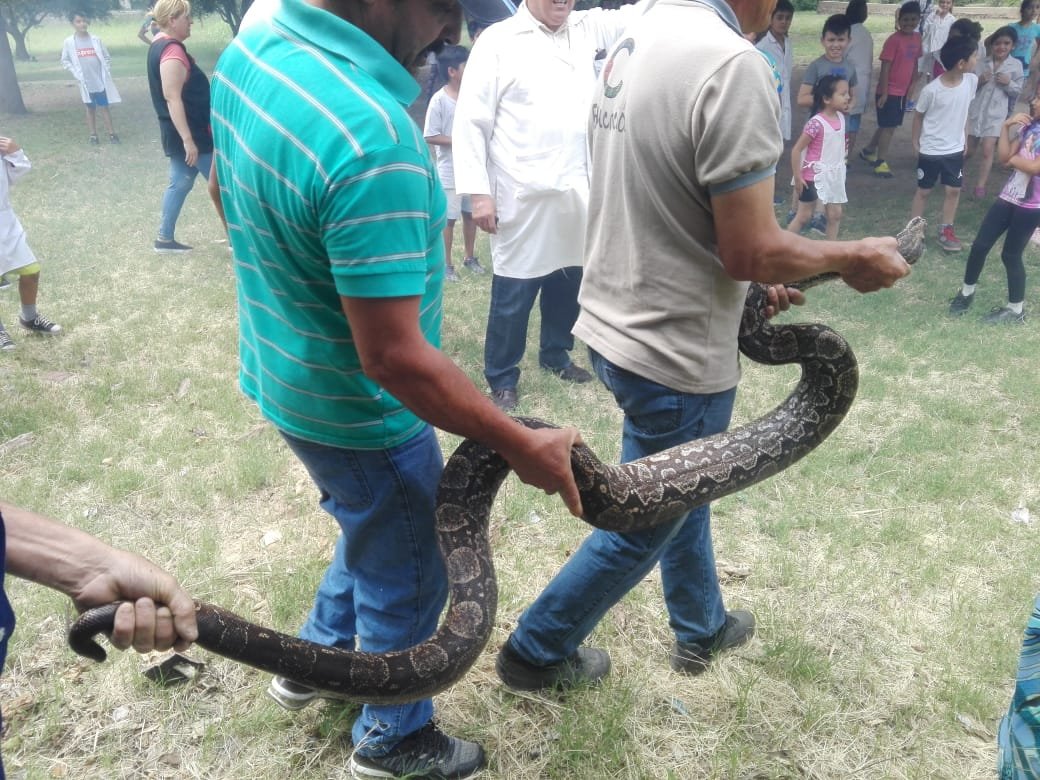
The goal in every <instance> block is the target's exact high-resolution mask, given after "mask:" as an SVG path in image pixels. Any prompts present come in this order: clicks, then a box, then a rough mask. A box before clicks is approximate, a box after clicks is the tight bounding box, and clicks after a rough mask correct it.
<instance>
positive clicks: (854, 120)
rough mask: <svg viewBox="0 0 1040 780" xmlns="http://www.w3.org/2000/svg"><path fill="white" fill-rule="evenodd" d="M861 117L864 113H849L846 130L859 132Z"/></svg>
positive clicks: (847, 131) (846, 119) (846, 118)
mask: <svg viewBox="0 0 1040 780" xmlns="http://www.w3.org/2000/svg"><path fill="white" fill-rule="evenodd" d="M861 119H863V114H849V115H848V116H847V117H845V132H846V133H858V132H859V123H860V120H861Z"/></svg>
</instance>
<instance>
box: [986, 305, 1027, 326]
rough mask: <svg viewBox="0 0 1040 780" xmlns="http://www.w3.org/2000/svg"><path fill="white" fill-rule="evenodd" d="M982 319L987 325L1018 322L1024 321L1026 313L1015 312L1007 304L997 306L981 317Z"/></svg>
mask: <svg viewBox="0 0 1040 780" xmlns="http://www.w3.org/2000/svg"><path fill="white" fill-rule="evenodd" d="M982 321H983V322H985V323H986V324H987V325H1003V324H1004V323H1011V324H1020V323H1023V322H1025V321H1026V313H1025V312H1024V311H1022V312H1017V311H1015V310H1014V309H1011V308H1009V307H1007V306H998V307H996V308H995V309H992V310H991V311H990V313H989V314H987V315H986V316H985V317H983V318H982Z"/></svg>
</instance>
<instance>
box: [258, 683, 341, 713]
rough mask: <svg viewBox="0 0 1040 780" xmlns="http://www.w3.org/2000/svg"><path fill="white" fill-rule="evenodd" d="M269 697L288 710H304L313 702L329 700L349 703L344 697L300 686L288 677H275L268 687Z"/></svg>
mask: <svg viewBox="0 0 1040 780" xmlns="http://www.w3.org/2000/svg"><path fill="white" fill-rule="evenodd" d="M267 695H268V696H270V697H271V698H272V699H274V700H275V701H276V702H278V705H279V706H280V707H282V708H283V709H286V710H293V711H295V710H302V709H303V708H304V707H306V706H307V705H308V704H310V703H311V702H312V701H317V700H318V699H328V700H329V701H340V702H343V701H349V700H348V699H345V698H343V697H342V696H337V695H336V694H335V693H333V692H332V691H319V690H317V689H316V688H311V687H310V686H307V685H300V683H298V682H293V681H292V680H290V679H289V678H288V677H274V678H272V679H271V683H270V684H269V685H268V686H267Z"/></svg>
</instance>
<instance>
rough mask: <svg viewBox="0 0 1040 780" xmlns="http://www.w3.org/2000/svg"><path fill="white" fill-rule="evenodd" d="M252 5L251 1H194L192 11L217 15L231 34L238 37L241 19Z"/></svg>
mask: <svg viewBox="0 0 1040 780" xmlns="http://www.w3.org/2000/svg"><path fill="white" fill-rule="evenodd" d="M252 4H253V0H196V2H193V3H192V11H193V12H198V13H215V14H218V15H219V16H220V18H221V19H223V20H224V21H225V22H226V23H227V26H228V27H230V28H231V34H232V35H238V28H239V26H240V25H241V24H242V17H243V16H245V14H246V11H248V10H249V6H251V5H252Z"/></svg>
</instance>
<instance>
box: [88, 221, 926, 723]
mask: <svg viewBox="0 0 1040 780" xmlns="http://www.w3.org/2000/svg"><path fill="white" fill-rule="evenodd" d="M897 240H898V242H899V248H900V252H901V253H902V255H903V256H904V258H906V259H907V261H908V262H913V261H914V260H916V259H917V258H918V257H919V256H920V255H921V252H922V251H923V245H924V221H923V220H921V219H919V218H918V219H914V220H911V222H910V223H909V224H908V225H907V227H906V228H905V229H904V230H903V231H902V232H901V233H900V234H899V236H897ZM835 277H837V274H833V273H831V274H821V275H819V276H815V277H812V278H811V279H808V280H805V281H804V282H801V283H799V284H797V285H792V286H794V287H799V288H802V289H804V288H808V287H811V286H813V285H815V284H819V283H821V282H823V281H825V280H827V279H831V278H835ZM766 290H767V288H766V287H765V286H763V285H759V284H752V285H751V286H750V288H749V290H748V297H747V302H746V305H745V308H744V315H743V320H742V322H741V327H740V337H739V341H740V350H741V351H742V352H743V353H744V354H745V355H747V356H748V357H749V358H751V359H752V360H754V361H756V362H760V363H765V364H769V365H780V364H785V363H795V362H797V363H800V364H801V368H802V376H801V379H800V381H799V383H798V385H797V386H796V387H795V389H794V390H793V391H792V392H791V394H790V395H789V396H788V397H787V398H786V399H785V400H784V401H783V402H782V403H781V404H780V405H779V406H777V407H776V408H775V409H773V410H772V411H771V412H769V413H768V414H766V415H764V416H762V417H760V418H758V419H756V420H754V421H753V422H750V423H748V424H747V425H744V426H742V427H740V428H737V429H735V430H732V431H729V432H726V433H721V434H718V435H715V436H710V437H708V438H704V439H698V440H696V441H692V442H688V443H686V444H681V445H678V446H676V447H672V448H671V449H668V450H665V451H663V452H660V453H658V454H656V455H650V456H647V457H645V458H642V459H640V460H637V461H633V462H631V463H625V464H622V465H606V464H604V463H602V462H601V461H600V460H599V459H598V458H597V457H596V456H595V455H594V454H593V452H592V451H591V450H590V449H589V448H588V447H585V446H584V445H580V446H576V447H575V448H574V449H573V452H572V457H571V466H572V468H573V470H574V475H575V478H576V480H577V484H578V489H579V491H580V493H581V502H582V507H583V508H584V513H585V514H584V519H585V521H586V522H588V523H591V524H592V525H594V526H596V527H598V528H603V529H607V530H613V531H621V532H628V531H638V530H643V529H646V528H651V527H654V526H656V525H659V524H661V523H666V522H669V521H671V520H674V519H677V518H679V517H681V516H682V515H684V514H686V513H687V512H688V511H690V510H691V509H693V508H694V507H697V506H701V505H703V504H705V503H709V502H711V501H714V500H716V499H718V498H721V497H722V496H726V495H729V494H730V493H734V492H736V491H738V490H743V489H744V488H746V487H749V486H750V485H753V484H755V483H756V482H759V481H761V480H763V479H766V478H767V477H770V476H772V475H773V474H776V473H777V472H779V471H781V470H782V469H785V468H787V467H788V466H790V465H791V464H792V463H794V462H795V461H797V460H799V459H800V458H802V457H803V456H804V455H806V454H807V453H809V452H810V451H811V450H813V449H814V448H815V447H816V446H818V445H819V444H820V443H821V442H822V441H823V440H824V439H825V438H827V436H828V435H829V434H830V433H831V431H833V430H834V429H835V428H836V427H837V426H838V424H839V423H840V422H841V420H842V418H844V416H845V414H846V412H847V411H848V410H849V407H850V406H851V404H852V401H853V398H854V397H855V395H856V388H857V385H858V369H857V366H856V358H855V356H854V355H853V353H852V349H851V348H850V347H849V345H848V343H846V341H845V339H843V338H842V337H841V336H840V335H839V334H838V333H836V332H835V331H833V330H831V329H830V328H828V327H827V326H825V325H806V324H798V325H773V324H771V323H769V322H768V321H766V319H765V317H764V316H763V314H762V311H763V309H764V307H765V301H766ZM517 421H518V422H519V423H521V424H523V425H526V426H529V427H532V428H537V427H545V426H548V425H549V424H548V423H545V422H541V421H539V420H532V419H528V418H517ZM508 472H509V466H508V464H507V463H506V461H505V460H504V459H503V458H502V457H501V456H499V455H498V454H497V453H495V452H493V451H492V450H490V449H488V448H487V447H485V446H483V445H481V444H478V443H476V442H474V441H472V440H467V441H464V442H463V443H462V444H460V445H459V447H458V449H456V450H455V452H454V454H453V455H452V456H451V458H449V460H448V462H447V464H445V468H444V473H443V476H442V477H441V481H440V485H439V488H438V492H437V509H436V533H437V539H438V545H439V547H440V552H441V555H442V557H443V559H444V562H445V565H446V568H447V575H448V581H449V601H448V611H447V614H446V616H445V618H444V619H443V621H442V623H441V625H440V626H439V627H438V629H437V631H436V633H434V635H433V636H432V637H430V639H428V640H427V641H425V642H422V643H420V644H418V645H415V646H413V647H409V648H407V649H405V650H399V651H395V652H387V653H366V652H362V651H357V652H355V651H350V650H343V649H338V648H331V647H326V646H324V645H319V644H315V643H313V642H308V641H305V640H302V639H298V638H296V637H292V636H288V635H287V634H282V633H279V632H277V631H273V630H270V629H267V628H263V627H261V626H258V625H255V624H253V623H249V622H248V621H246V620H243V619H242V618H240V617H239V616H238V615H235V614H234V613H231V612H228V611H227V610H225V609H222V608H220V607H217V606H214V605H212V604H207V603H204V602H200V601H196V602H195V610H196V614H195V616H196V620H197V623H198V629H199V637H198V641H197V643H198V644H199V645H200V646H202V647H203V648H205V649H207V650H210V651H212V652H214V653H217V654H219V655H222V656H225V657H227V658H230V659H232V660H234V661H238V662H240V663H244V664H248V665H249V666H253V667H256V668H257V669H260V670H262V671H265V672H268V673H270V674H275V675H280V676H283V677H287V678H289V679H290V680H295V681H296V682H299V683H301V684H303V685H307V686H311V687H313V688H316V689H319V690H322V691H327V692H330V693H332V694H334V695H335V696H337V697H339V698H344V699H350V700H354V701H359V702H369V703H373V704H397V703H401V702H409V701H417V700H419V699H424V698H427V697H429V696H432V695H433V694H435V693H439V692H440V691H443V690H445V689H446V688H448V687H450V686H451V685H453V684H454V683H455V682H457V681H458V680H459V679H460V678H461V677H462V676H463V675H464V674H465V673H466V671H467V670H468V669H469V668H470V666H472V664H473V663H474V662H475V661H476V659H477V658H478V656H479V655H480V653H481V652H482V651H483V649H484V646H485V645H486V644H487V641H488V638H489V637H490V635H491V630H492V627H493V626H494V623H495V615H496V610H497V602H498V587H497V584H496V582H495V569H494V564H493V561H492V556H491V545H490V542H489V540H488V522H489V518H490V515H491V505H492V502H493V501H494V499H495V495H496V493H497V492H498V488H499V486H500V485H501V484H502V480H503V479H504V478H505V476H506V474H507V473H508ZM117 607H118V604H108V605H105V606H102V607H97V608H94V609H91V610H88V611H86V612H84V613H83V614H82V615H81V616H80V617H79V618H78V619H77V620H76V621H75V623H74V624H73V625H72V627H71V628H70V630H69V644H70V645H71V646H72V649H73V650H75V651H76V652H77V653H79V654H81V655H84V656H87V657H88V658H93V659H95V660H97V661H103V660H104V659H105V651H104V650H103V649H102V648H101V646H100V645H99V644H98V643H97V642H96V641H95V640H94V638H93V637H94V636H95V635H96V634H98V633H102V632H104V633H111V630H112V625H113V619H114V615H115V610H116V608H117Z"/></svg>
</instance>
